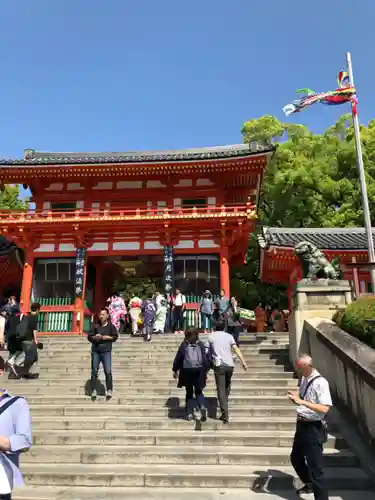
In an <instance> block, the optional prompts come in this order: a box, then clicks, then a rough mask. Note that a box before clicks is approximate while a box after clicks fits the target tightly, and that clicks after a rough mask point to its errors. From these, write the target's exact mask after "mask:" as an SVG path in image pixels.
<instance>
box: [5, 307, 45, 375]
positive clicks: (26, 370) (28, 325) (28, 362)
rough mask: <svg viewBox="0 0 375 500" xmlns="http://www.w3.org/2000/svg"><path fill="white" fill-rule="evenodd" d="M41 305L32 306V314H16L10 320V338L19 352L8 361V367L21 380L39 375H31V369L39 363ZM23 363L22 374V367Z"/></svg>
mask: <svg viewBox="0 0 375 500" xmlns="http://www.w3.org/2000/svg"><path fill="white" fill-rule="evenodd" d="M39 312H40V304H39V303H38V302H35V303H33V304H31V307H30V314H15V315H12V316H11V318H9V321H11V324H10V327H9V330H8V338H9V341H11V343H12V344H13V346H14V347H13V348H14V349H17V351H16V352H15V353H14V354H13V356H11V357H10V358H9V359H8V362H7V364H8V366H9V368H10V370H11V371H12V373H13V374H14V376H16V377H17V378H19V377H20V376H22V377H23V378H36V377H37V376H38V375H37V374H31V373H30V370H31V367H32V366H33V365H34V364H35V363H36V362H37V361H38V341H37V337H36V334H37V331H38V314H39ZM22 362H23V367H22V374H21V369H20V365H21V364H22Z"/></svg>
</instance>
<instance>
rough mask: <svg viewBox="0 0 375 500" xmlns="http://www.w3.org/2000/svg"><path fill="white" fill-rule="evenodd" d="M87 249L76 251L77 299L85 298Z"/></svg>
mask: <svg viewBox="0 0 375 500" xmlns="http://www.w3.org/2000/svg"><path fill="white" fill-rule="evenodd" d="M85 264H86V249H85V248H77V250H76V277H75V294H76V297H77V298H79V299H80V298H82V297H83V287H84V281H85Z"/></svg>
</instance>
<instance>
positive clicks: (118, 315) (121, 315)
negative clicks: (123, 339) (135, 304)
mask: <svg viewBox="0 0 375 500" xmlns="http://www.w3.org/2000/svg"><path fill="white" fill-rule="evenodd" d="M107 302H108V310H109V315H110V318H111V323H112V325H113V326H114V327H115V328H116V330H117V332H119V330H120V326H121V320H122V321H124V319H125V315H126V306H125V302H124V299H123V298H122V297H120V295H119V294H118V293H117V292H113V294H112V296H111V297H110V298H109V299H108V300H107Z"/></svg>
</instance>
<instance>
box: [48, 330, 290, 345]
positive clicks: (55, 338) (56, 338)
mask: <svg viewBox="0 0 375 500" xmlns="http://www.w3.org/2000/svg"><path fill="white" fill-rule="evenodd" d="M209 335H210V334H208V333H203V332H202V333H199V337H200V338H203V339H204V338H207V337H208V336H209ZM241 337H243V338H245V339H248V340H254V339H256V340H265V339H271V340H272V339H275V338H285V339H288V338H289V333H288V332H258V333H256V332H247V331H243V332H241ZM86 338H87V336H86V335H43V340H44V341H46V342H53V343H59V342H64V343H69V344H72V343H74V342H82V341H86ZM182 338H184V335H183V334H181V333H179V334H174V333H163V334H155V335H154V339H155V341H158V342H170V341H171V340H173V339H175V340H176V341H177V340H178V339H182ZM119 340H129V341H132V342H134V343H137V342H138V341H139V342H142V340H143V337H142V335H137V336H136V337H131V336H130V335H128V334H120V335H119Z"/></svg>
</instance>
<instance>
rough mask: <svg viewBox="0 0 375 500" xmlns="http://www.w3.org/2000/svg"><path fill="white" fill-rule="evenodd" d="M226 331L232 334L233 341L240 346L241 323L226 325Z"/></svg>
mask: <svg viewBox="0 0 375 500" xmlns="http://www.w3.org/2000/svg"><path fill="white" fill-rule="evenodd" d="M227 330H228V333H230V334H231V335H232V337H233V338H234V341H235V343H236V344H237V347H239V346H240V333H241V330H242V327H241V325H228V327H227Z"/></svg>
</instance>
